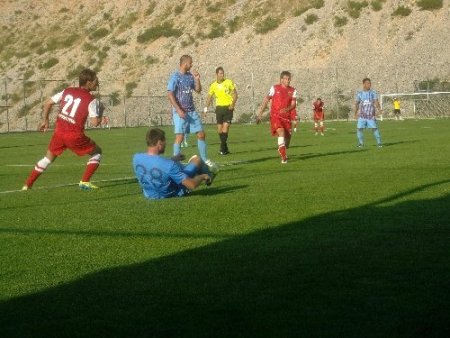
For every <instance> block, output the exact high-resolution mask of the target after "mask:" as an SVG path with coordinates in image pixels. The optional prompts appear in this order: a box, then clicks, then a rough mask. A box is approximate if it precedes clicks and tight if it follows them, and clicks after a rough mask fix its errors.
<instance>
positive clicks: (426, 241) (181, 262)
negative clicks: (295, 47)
mask: <svg viewBox="0 0 450 338" xmlns="http://www.w3.org/2000/svg"><path fill="white" fill-rule="evenodd" d="M326 125H327V127H328V128H329V130H328V131H327V133H326V136H325V137H320V136H317V137H315V136H314V134H313V132H312V130H311V128H312V125H311V124H310V123H302V124H301V125H300V132H299V133H297V134H295V135H294V139H293V141H292V147H291V148H290V149H289V155H290V160H289V163H288V164H287V165H281V164H280V163H279V159H278V156H277V151H276V139H275V138H272V137H270V136H269V130H268V125H267V124H263V125H260V126H254V125H233V126H232V128H231V133H230V139H229V140H230V143H229V146H230V150H231V151H232V154H231V155H229V156H227V157H219V155H215V154H216V151H217V150H218V142H217V141H218V140H217V139H218V137H217V135H216V134H215V127H214V126H208V127H207V129H206V131H207V139H208V143H209V153H210V155H211V158H212V159H213V160H216V161H217V162H219V163H222V164H224V163H225V162H228V163H230V162H232V161H246V162H242V163H238V164H235V165H229V166H223V167H222V170H221V172H220V173H219V176H218V177H217V180H216V181H215V183H214V184H213V186H211V187H209V188H207V187H201V188H199V189H198V190H196V191H195V192H193V193H192V194H191V195H190V196H189V197H186V198H177V199H168V200H162V201H148V200H145V199H144V198H143V196H142V194H141V192H140V190H139V187H138V185H137V183H136V182H135V181H134V180H133V179H126V178H127V177H132V176H133V173H132V167H131V158H132V155H133V153H135V152H138V151H144V150H145V142H144V138H145V132H146V129H144V128H136V129H134V128H128V129H112V130H110V131H106V130H93V131H88V134H89V135H90V136H91V137H92V138H93V139H95V140H96V141H97V142H98V143H99V144H100V145H101V146H102V148H103V151H104V157H103V160H102V165H101V167H100V168H99V170H98V172H97V173H96V174H95V176H94V179H95V180H106V181H104V182H99V183H98V185H99V186H100V187H101V189H99V190H98V191H91V192H83V191H79V190H78V188H77V187H76V186H62V187H58V185H66V184H68V183H76V182H77V181H79V178H80V176H81V174H82V171H83V169H84V165H85V162H86V158H83V159H81V158H78V157H76V156H75V155H73V154H71V153H69V152H68V153H65V154H63V156H61V157H60V158H59V159H58V160H57V161H56V162H55V163H54V165H53V166H52V167H50V168H49V169H48V170H47V172H45V173H44V174H43V175H42V177H40V179H39V180H38V181H37V182H36V185H35V187H34V190H31V191H28V192H14V193H9V194H0V201H1V203H0V208H1V214H0V243H1V245H0V257H1V260H0V336H2V337H56V336H57V337H69V336H70V337H74V336H78V337H98V336H108V337H119V336H128V337H136V336H140V337H311V336H314V337H330V336H333V337H445V336H448V334H449V332H450V331H449V330H450V326H449V323H450V315H449V312H448V309H449V304H450V296H449V295H450V284H449V283H448V281H449V280H450V269H449V266H450V258H449V255H448V253H449V247H450V221H449V220H450V211H449V210H450V209H449V205H450V173H449V167H450V158H449V156H447V155H448V154H449V153H450V142H449V138H450V137H449V134H448V130H449V128H450V120H427V121H411V120H408V121H403V122H398V123H395V122H394V121H384V122H382V123H381V124H380V130H381V133H382V136H383V139H384V143H385V147H384V148H382V149H378V148H376V147H375V146H374V143H375V142H374V140H373V138H372V136H371V135H370V134H369V133H368V132H366V135H365V136H366V144H367V146H366V148H364V149H362V150H359V149H357V148H356V147H355V143H356V141H355V132H354V131H355V124H354V123H346V122H327V123H326ZM165 129H166V130H167V132H168V133H167V135H168V141H169V142H168V143H169V144H170V143H171V142H172V140H173V134H172V131H171V128H165ZM50 136H51V135H50V134H49V133H46V134H41V133H15V134H8V135H6V134H3V135H0V137H1V139H2V141H1V143H0V147H1V151H2V156H1V157H0V176H1V180H0V191H6V190H14V189H18V188H20V187H21V186H22V184H23V182H24V180H25V178H26V176H27V175H28V173H29V171H30V170H31V169H32V167H33V164H34V163H35V161H36V160H38V159H39V158H40V157H41V156H42V155H43V154H44V151H45V149H46V146H47V143H48V141H49V139H50ZM189 142H190V143H191V144H194V143H195V142H194V137H193V136H191V137H190V139H189ZM167 151H168V152H169V153H170V151H171V147H170V146H169V147H168V150H167ZM194 152H196V147H189V148H187V149H186V155H188V156H190V155H191V154H193V153H194ZM9 165H24V166H9ZM115 179H116V180H115Z"/></svg>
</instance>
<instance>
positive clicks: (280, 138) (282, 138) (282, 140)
mask: <svg viewBox="0 0 450 338" xmlns="http://www.w3.org/2000/svg"><path fill="white" fill-rule="evenodd" d="M278 145H279V146H281V145H284V136H278Z"/></svg>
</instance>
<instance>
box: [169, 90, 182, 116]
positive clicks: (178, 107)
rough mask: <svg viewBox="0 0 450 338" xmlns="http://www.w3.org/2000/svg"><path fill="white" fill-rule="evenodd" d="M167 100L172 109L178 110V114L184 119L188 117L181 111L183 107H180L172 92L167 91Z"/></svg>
mask: <svg viewBox="0 0 450 338" xmlns="http://www.w3.org/2000/svg"><path fill="white" fill-rule="evenodd" d="M167 98H168V99H169V102H170V104H171V105H172V107H173V108H174V109H175V110H176V112H177V114H178V115H179V116H180V117H181V118H182V119H184V118H185V117H186V113H185V112H184V111H183V109H181V107H180V106H179V105H178V102H177V100H176V99H175V95H174V94H173V92H172V91H170V90H169V91H167Z"/></svg>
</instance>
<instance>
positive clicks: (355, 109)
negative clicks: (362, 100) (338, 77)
mask: <svg viewBox="0 0 450 338" xmlns="http://www.w3.org/2000/svg"><path fill="white" fill-rule="evenodd" d="M358 110H359V101H356V102H355V108H354V109H353V113H354V117H355V120H356V119H357V118H358Z"/></svg>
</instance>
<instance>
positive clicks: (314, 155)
mask: <svg viewBox="0 0 450 338" xmlns="http://www.w3.org/2000/svg"><path fill="white" fill-rule="evenodd" d="M363 151H367V149H355V150H346V151H333V152H329V153H306V154H299V155H297V156H292V157H297V158H298V159H299V160H309V159H312V158H317V157H328V156H337V155H344V154H356V153H361V152H363Z"/></svg>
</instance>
